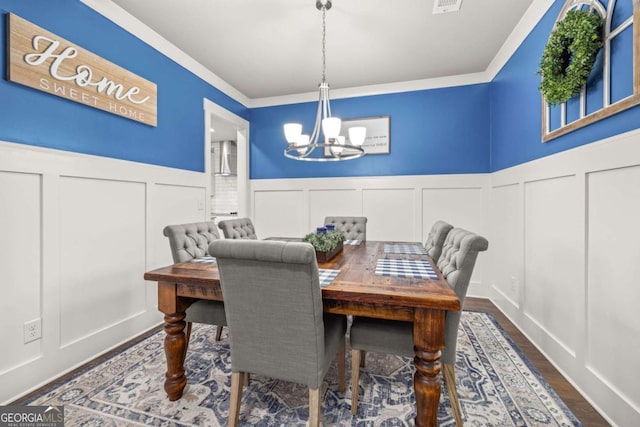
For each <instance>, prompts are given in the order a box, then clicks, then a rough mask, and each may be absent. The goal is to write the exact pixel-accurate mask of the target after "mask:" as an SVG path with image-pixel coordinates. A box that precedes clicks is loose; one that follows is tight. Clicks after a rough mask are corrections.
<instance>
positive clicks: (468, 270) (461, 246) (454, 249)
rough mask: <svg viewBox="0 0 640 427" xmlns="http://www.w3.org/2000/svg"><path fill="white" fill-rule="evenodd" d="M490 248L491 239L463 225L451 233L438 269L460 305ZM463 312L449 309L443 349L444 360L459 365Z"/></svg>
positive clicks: (448, 235)
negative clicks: (480, 255)
mask: <svg viewBox="0 0 640 427" xmlns="http://www.w3.org/2000/svg"><path fill="white" fill-rule="evenodd" d="M488 247H489V242H488V241H487V239H485V238H484V237H482V236H479V235H477V234H475V233H472V232H470V231H467V230H464V229H462V228H453V229H451V231H449V234H447V238H446V240H445V242H444V245H443V247H442V255H440V259H439V260H438V269H440V271H442V275H443V276H444V278H445V279H446V280H447V283H449V286H451V288H452V289H453V290H454V291H455V292H456V295H457V296H458V298H459V299H460V306H462V305H463V303H464V298H465V296H466V295H467V289H468V288H469V281H470V280H471V274H472V273H473V267H474V266H475V264H476V258H477V257H478V252H482V251H486V250H487V248H488ZM460 315H461V312H460V311H448V312H447V319H446V331H445V343H444V350H442V362H443V363H448V364H452V365H455V361H456V339H457V337H458V333H457V331H458V325H459V323H460Z"/></svg>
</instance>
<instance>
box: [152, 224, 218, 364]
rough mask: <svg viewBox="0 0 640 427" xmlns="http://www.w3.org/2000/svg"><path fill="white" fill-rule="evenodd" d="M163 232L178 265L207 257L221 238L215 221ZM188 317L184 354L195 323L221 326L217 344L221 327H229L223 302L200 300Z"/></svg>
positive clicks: (190, 307)
mask: <svg viewBox="0 0 640 427" xmlns="http://www.w3.org/2000/svg"><path fill="white" fill-rule="evenodd" d="M163 233H164V235H165V236H167V237H168V238H169V246H170V247H171V255H172V256H173V262H175V263H178V262H185V261H189V260H191V259H194V258H202V257H204V256H208V255H209V244H211V242H213V241H214V240H218V239H219V238H220V235H219V234H218V231H217V230H216V225H215V223H214V222H213V221H208V222H194V223H190V224H178V225H167V226H166V227H165V228H164V230H163ZM186 314H187V315H186V317H185V319H184V320H185V321H186V322H187V328H186V346H185V354H186V348H187V346H188V345H189V338H190V336H191V324H192V322H196V323H206V324H210V325H218V328H217V330H216V341H219V340H220V335H221V334H222V327H223V326H224V325H226V324H227V319H226V316H225V312H224V303H223V302H221V301H206V300H199V301H196V302H194V303H193V304H191V305H190V306H189V308H187V312H186Z"/></svg>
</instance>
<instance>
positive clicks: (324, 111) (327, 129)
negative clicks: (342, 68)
mask: <svg viewBox="0 0 640 427" xmlns="http://www.w3.org/2000/svg"><path fill="white" fill-rule="evenodd" d="M316 8H317V9H318V10H319V11H321V12H322V82H321V83H320V84H319V85H318V88H319V91H320V96H319V99H318V111H317V113H316V123H315V126H314V128H313V132H312V133H311V136H309V135H308V134H303V133H302V125H301V124H300V123H287V124H285V125H284V136H285V138H286V140H287V143H288V144H289V145H288V146H287V148H285V150H284V155H285V157H288V158H290V159H294V160H305V161H309V162H330V161H339V160H350V159H357V158H358V157H362V156H364V149H363V148H362V143H363V142H364V139H365V137H366V134H367V129H366V128H365V127H362V126H356V127H351V128H349V131H348V136H349V138H348V140H347V139H346V138H345V137H344V136H342V135H340V128H341V127H342V120H340V119H339V118H338V117H333V116H332V115H331V104H330V101H329V84H328V83H327V82H326V78H325V71H326V65H327V60H326V48H325V44H326V34H327V31H326V18H325V13H326V11H327V10H329V9H331V0H317V1H316ZM321 128H322V134H323V136H324V138H323V139H321V138H320V130H321ZM319 141H320V142H319ZM316 149H318V151H320V155H318V154H317V153H316V155H315V156H312V153H313V152H314V151H316Z"/></svg>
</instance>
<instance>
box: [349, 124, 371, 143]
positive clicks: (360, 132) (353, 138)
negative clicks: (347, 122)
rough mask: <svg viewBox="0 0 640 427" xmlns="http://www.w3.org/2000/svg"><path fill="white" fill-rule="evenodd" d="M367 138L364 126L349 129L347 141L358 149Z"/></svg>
mask: <svg viewBox="0 0 640 427" xmlns="http://www.w3.org/2000/svg"><path fill="white" fill-rule="evenodd" d="M366 137H367V128H366V127H364V126H354V127H352V128H349V141H350V142H351V143H352V144H353V145H355V146H357V147H360V146H362V144H363V143H364V139H365V138H366Z"/></svg>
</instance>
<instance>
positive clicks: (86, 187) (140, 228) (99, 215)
mask: <svg viewBox="0 0 640 427" xmlns="http://www.w3.org/2000/svg"><path fill="white" fill-rule="evenodd" d="M145 234H146V230H145V184H144V183H140V182H124V181H114V180H102V179H86V178H76V177H61V178H60V279H61V287H60V292H61V293H60V302H61V304H60V322H61V323H60V326H61V332H62V334H61V337H60V340H61V345H62V346H66V345H69V344H71V343H73V342H74V341H77V340H80V339H82V338H84V337H86V336H87V335H90V334H93V333H95V332H97V331H100V330H102V329H104V328H107V327H109V325H112V324H115V323H118V322H121V321H122V320H123V319H127V318H129V317H131V316H134V315H135V314H136V313H140V312H143V311H144V310H145V298H144V294H145V289H144V280H143V279H142V275H141V274H140V273H141V272H144V269H145V256H146V254H145V237H146V236H145ZM114 266H117V268H114Z"/></svg>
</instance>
